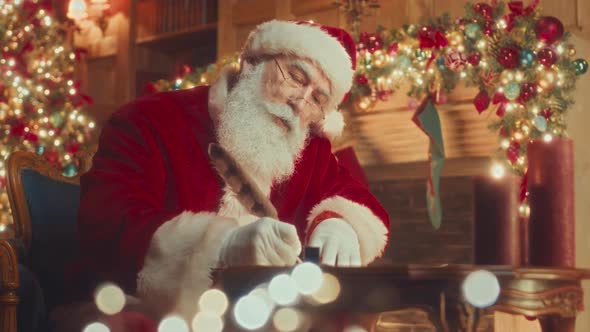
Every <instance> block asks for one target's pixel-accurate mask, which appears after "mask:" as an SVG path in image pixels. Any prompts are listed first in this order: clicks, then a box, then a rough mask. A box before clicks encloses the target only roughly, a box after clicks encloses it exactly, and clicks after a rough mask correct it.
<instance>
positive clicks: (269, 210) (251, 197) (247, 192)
mask: <svg viewBox="0 0 590 332" xmlns="http://www.w3.org/2000/svg"><path fill="white" fill-rule="evenodd" d="M208 153H209V158H210V159H211V163H212V164H213V168H214V169H215V170H216V171H217V173H218V174H219V176H220V177H221V178H222V179H223V181H225V183H226V184H227V185H228V186H229V187H230V189H231V190H232V191H233V192H234V193H235V194H236V196H237V198H238V201H239V202H240V203H241V204H242V205H243V206H244V207H245V208H246V210H248V212H250V213H251V214H252V215H255V216H257V217H260V218H262V217H270V218H273V219H278V215H277V210H276V209H275V207H274V206H273V205H272V203H271V201H270V200H269V199H268V198H266V196H264V194H263V193H262V191H260V189H259V188H258V186H257V185H256V183H255V182H254V180H253V179H252V178H251V177H250V176H249V175H248V174H247V173H246V172H245V171H244V170H243V169H242V168H241V167H240V165H239V164H238V163H237V161H236V160H235V159H234V158H233V157H232V156H231V155H230V154H229V153H228V152H227V151H226V150H225V149H224V148H222V147H221V145H219V144H216V143H210V144H209V149H208Z"/></svg>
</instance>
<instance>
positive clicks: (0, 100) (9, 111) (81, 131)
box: [0, 0, 94, 232]
mask: <svg viewBox="0 0 590 332" xmlns="http://www.w3.org/2000/svg"><path fill="white" fill-rule="evenodd" d="M0 48H1V49H0V52H1V54H0V72H2V75H0V125H1V130H0V145H1V147H0V157H1V159H0V232H2V231H4V230H6V229H7V227H8V226H9V224H10V223H11V221H10V219H11V217H10V211H9V207H8V198H7V195H6V192H5V176H6V170H5V169H4V160H5V159H6V158H7V157H8V155H9V154H10V153H11V152H13V151H15V150H27V151H36V152H37V153H39V154H41V155H43V156H45V158H46V160H47V161H48V162H50V163H52V164H54V165H55V166H56V167H58V168H59V169H61V170H63V173H64V174H65V175H67V176H73V175H75V174H76V173H77V168H78V164H77V163H78V161H77V160H76V158H75V153H76V152H77V151H78V150H79V149H80V147H82V146H84V144H86V142H88V141H89V140H90V138H91V134H92V132H93V130H92V128H93V127H94V123H93V122H92V121H91V120H90V119H89V118H88V117H87V116H86V114H85V112H84V106H85V105H87V104H89V103H91V102H92V100H91V99H90V97H88V96H86V95H84V94H82V93H81V92H80V82H79V81H77V80H76V79H75V77H74V69H75V68H74V67H75V63H76V61H77V60H78V59H79V58H80V56H81V53H80V52H79V51H75V50H72V49H69V48H68V46H67V45H66V40H65V31H64V30H63V29H62V27H61V26H60V24H59V22H57V21H56V20H55V19H54V18H53V16H52V13H51V2H50V1H43V0H37V1H35V0H20V1H18V0H14V1H12V0H5V1H0Z"/></svg>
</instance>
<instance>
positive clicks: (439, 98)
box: [434, 91, 449, 105]
mask: <svg viewBox="0 0 590 332" xmlns="http://www.w3.org/2000/svg"><path fill="white" fill-rule="evenodd" d="M448 100H449V97H448V96H447V94H446V93H444V92H440V91H439V92H438V93H437V94H436V95H435V98H434V102H435V103H436V104H438V105H442V104H444V103H446V102H447V101H448Z"/></svg>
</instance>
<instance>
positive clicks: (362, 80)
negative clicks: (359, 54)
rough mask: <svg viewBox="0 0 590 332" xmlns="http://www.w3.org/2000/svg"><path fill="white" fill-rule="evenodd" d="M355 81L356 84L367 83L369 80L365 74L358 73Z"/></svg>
mask: <svg viewBox="0 0 590 332" xmlns="http://www.w3.org/2000/svg"><path fill="white" fill-rule="evenodd" d="M356 82H357V83H358V84H367V83H368V82H369V79H368V78H367V76H365V75H358V76H357V77H356Z"/></svg>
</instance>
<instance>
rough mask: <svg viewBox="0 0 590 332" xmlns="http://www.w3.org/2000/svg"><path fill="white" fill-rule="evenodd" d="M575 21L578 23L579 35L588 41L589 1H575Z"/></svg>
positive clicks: (589, 24) (589, 38)
mask: <svg viewBox="0 0 590 332" xmlns="http://www.w3.org/2000/svg"><path fill="white" fill-rule="evenodd" d="M576 21H577V22H578V28H577V30H578V33H580V34H581V35H582V36H583V37H584V39H586V40H590V1H586V0H578V1H577V6H576Z"/></svg>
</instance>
